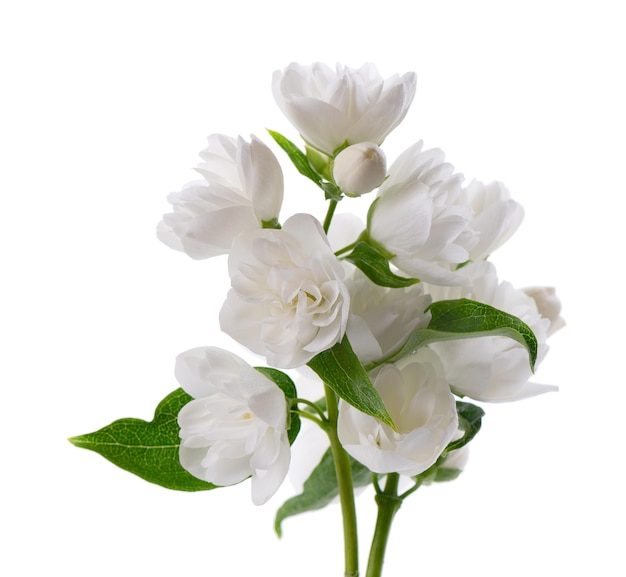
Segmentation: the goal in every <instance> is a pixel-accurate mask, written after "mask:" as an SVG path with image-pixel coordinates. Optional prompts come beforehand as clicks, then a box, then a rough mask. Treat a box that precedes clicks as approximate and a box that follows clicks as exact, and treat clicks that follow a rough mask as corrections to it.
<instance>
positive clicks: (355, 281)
mask: <svg viewBox="0 0 626 577" xmlns="http://www.w3.org/2000/svg"><path fill="white" fill-rule="evenodd" d="M346 286H347V287H348V291H349V292H350V318H349V320H348V329H347V334H348V338H349V339H350V344H351V345H352V348H353V349H354V351H355V353H356V354H357V356H358V357H359V360H360V361H361V362H362V363H364V364H366V363H369V362H372V361H380V360H382V359H384V358H386V357H388V356H389V355H391V354H392V353H394V352H396V351H397V350H398V349H399V348H400V347H401V346H402V344H403V343H404V342H405V341H406V339H407V337H408V336H409V335H410V334H411V333H412V332H413V331H414V330H415V329H417V328H423V327H426V326H427V325H428V323H429V322H430V317H431V315H430V313H426V312H424V310H425V309H426V308H427V307H428V306H429V305H430V303H431V298H430V295H425V294H424V289H423V286H422V284H421V283H419V284H415V285H412V286H409V287H406V288H401V289H391V288H387V287H382V286H378V285H377V284H374V283H373V282H371V281H370V280H369V279H368V278H367V277H366V276H365V275H364V274H363V273H361V272H360V271H359V270H358V269H357V270H355V271H354V274H353V276H352V277H351V278H349V279H348V280H347V281H346Z"/></svg>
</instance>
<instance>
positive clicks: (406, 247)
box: [367, 141, 477, 285]
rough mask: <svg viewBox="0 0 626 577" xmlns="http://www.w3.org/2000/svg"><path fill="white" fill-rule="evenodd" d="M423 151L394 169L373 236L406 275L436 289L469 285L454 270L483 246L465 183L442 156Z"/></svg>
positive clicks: (372, 220)
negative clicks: (473, 224)
mask: <svg viewBox="0 0 626 577" xmlns="http://www.w3.org/2000/svg"><path fill="white" fill-rule="evenodd" d="M422 146H423V145H422V142H421V141H420V142H418V143H416V144H415V145H413V146H411V147H410V148H408V149H407V150H406V151H405V152H403V153H402V154H401V155H400V156H399V157H398V159H397V160H396V161H395V162H394V163H393V164H392V165H391V167H390V168H389V178H388V179H387V180H386V181H385V182H384V183H383V184H382V186H381V187H380V188H379V189H378V198H377V199H376V200H375V202H374V203H373V204H372V207H371V209H370V214H369V217H368V229H367V232H368V234H369V236H370V238H371V239H372V240H373V241H375V242H376V243H378V244H380V245H382V247H383V248H384V249H385V250H386V251H388V252H389V253H390V254H391V255H392V257H391V262H392V263H393V264H394V265H395V266H397V267H398V268H399V269H400V270H401V271H402V272H403V273H405V274H407V275H409V276H411V277H414V278H419V279H420V280H423V281H426V282H430V283H434V284H444V285H458V284H463V283H464V282H466V279H465V276H464V275H463V274H462V272H457V271H455V270H453V269H454V268H456V265H458V264H460V263H463V262H465V261H467V260H468V259H469V250H470V248H471V247H472V246H473V245H474V244H476V241H477V238H476V234H475V233H473V232H472V231H471V229H470V228H469V223H470V219H471V217H472V210H471V208H470V206H469V205H468V204H467V203H463V202H462V200H463V198H462V194H461V182H462V179H463V177H462V175H460V174H458V173H454V167H453V166H452V165H451V164H449V163H446V162H444V154H443V152H442V151H441V150H438V149H432V150H422Z"/></svg>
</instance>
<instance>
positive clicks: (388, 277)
mask: <svg viewBox="0 0 626 577" xmlns="http://www.w3.org/2000/svg"><path fill="white" fill-rule="evenodd" d="M345 258H346V259H347V260H349V261H350V262H352V263H353V264H355V265H356V266H357V267H358V268H359V269H361V271H363V273H364V274H365V275H366V276H367V277H368V278H369V279H370V280H371V281H372V282H373V283H375V284H377V285H380V286H385V287H391V288H403V287H407V286H411V285H413V284H415V283H418V282H420V281H419V280H418V279H415V278H405V277H401V276H398V275H396V274H394V273H393V272H391V268H390V267H389V260H388V257H387V256H386V255H385V254H383V253H382V252H381V251H380V250H378V249H377V248H376V247H374V246H372V245H371V244H370V243H368V242H365V241H361V242H359V243H357V245H356V246H355V247H354V249H353V251H352V252H351V253H350V254H349V255H348V256H346V257H345Z"/></svg>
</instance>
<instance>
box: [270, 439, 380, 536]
mask: <svg viewBox="0 0 626 577" xmlns="http://www.w3.org/2000/svg"><path fill="white" fill-rule="evenodd" d="M350 466H351V469H352V483H353V485H354V487H364V486H366V485H368V484H369V483H370V482H371V481H372V472H371V471H370V470H369V469H368V468H367V467H365V466H364V465H361V463H359V462H358V461H355V460H354V459H352V458H350ZM338 494H339V489H338V487H337V474H336V472H335V464H334V462H333V456H332V453H331V451H330V449H328V450H327V451H326V453H324V456H323V457H322V460H321V461H320V463H319V465H317V467H315V469H314V470H313V472H312V473H311V475H310V476H309V478H308V479H307V480H306V481H305V483H304V487H303V489H302V493H300V495H296V496H295V497H292V498H291V499H288V500H287V501H285V503H283V505H282V506H281V507H280V509H278V511H277V512H276V521H275V523H274V529H275V530H276V533H278V535H279V536H280V535H281V534H282V526H281V525H282V522H283V521H284V520H285V519H286V518H287V517H292V516H294V515H299V514H300V513H306V512H307V511H315V510H317V509H322V508H323V507H325V506H326V505H328V504H329V503H330V502H331V501H332V500H333V499H334V498H335V497H336V496H337V495H338Z"/></svg>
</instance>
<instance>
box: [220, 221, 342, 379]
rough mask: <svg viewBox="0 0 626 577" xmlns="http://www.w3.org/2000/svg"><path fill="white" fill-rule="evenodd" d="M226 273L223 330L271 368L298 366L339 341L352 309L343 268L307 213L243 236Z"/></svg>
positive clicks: (232, 255)
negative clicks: (228, 287) (227, 287)
mask: <svg viewBox="0 0 626 577" xmlns="http://www.w3.org/2000/svg"><path fill="white" fill-rule="evenodd" d="M228 269H229V272H230V278H231V285H232V289H231V290H230V292H229V293H228V297H227V299H226V302H225V303H224V306H223V307H222V310H221V312H220V324H221V327H222V330H223V331H224V332H225V333H227V334H229V335H230V336H231V337H233V338H234V339H235V340H237V341H238V342H239V343H241V344H243V345H244V346H246V347H248V348H249V349H250V350H251V351H253V352H255V353H257V354H259V355H263V356H265V357H266V358H267V361H268V363H269V364H271V365H273V366H275V367H279V368H295V367H298V366H301V365H304V364H306V363H307V362H308V361H310V360H311V359H312V358H313V357H314V356H315V355H316V354H318V353H320V352H322V351H324V350H326V349H329V348H330V347H332V346H333V345H334V344H335V343H337V342H339V341H340V340H341V339H342V338H343V335H344V333H345V331H346V325H347V322H348V313H349V308H350V296H349V294H348V290H347V289H346V286H345V284H344V283H343V277H344V269H343V267H342V265H341V264H340V262H339V261H338V260H337V257H335V255H334V253H333V252H332V249H331V248H330V246H329V244H328V239H327V238H326V235H325V234H324V232H323V230H322V227H321V226H320V224H319V222H318V221H317V220H316V219H315V218H313V217H312V216H311V215H308V214H296V215H294V216H292V217H291V218H289V219H288V220H287V221H286V222H285V224H284V225H283V228H282V229H280V230H271V229H263V230H253V231H249V232H246V233H243V234H242V235H240V236H239V237H238V238H237V239H236V240H235V242H234V244H233V248H232V250H231V253H230V255H229V258H228Z"/></svg>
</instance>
